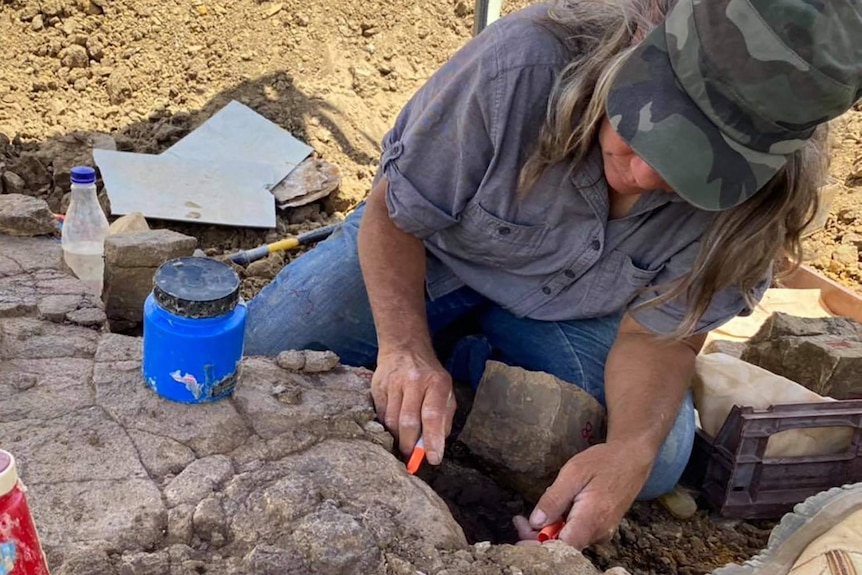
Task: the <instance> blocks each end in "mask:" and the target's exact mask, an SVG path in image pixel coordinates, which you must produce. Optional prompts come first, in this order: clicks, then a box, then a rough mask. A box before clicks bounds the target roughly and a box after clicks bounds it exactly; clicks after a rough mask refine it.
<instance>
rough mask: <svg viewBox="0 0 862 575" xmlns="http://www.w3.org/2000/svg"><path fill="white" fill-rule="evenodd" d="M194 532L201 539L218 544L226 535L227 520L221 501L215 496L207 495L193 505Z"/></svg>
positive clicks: (222, 541)
mask: <svg viewBox="0 0 862 575" xmlns="http://www.w3.org/2000/svg"><path fill="white" fill-rule="evenodd" d="M192 526H193V530H194V533H195V534H197V536H198V537H200V538H201V539H202V540H203V541H209V542H211V543H213V544H214V545H217V546H220V544H222V543H224V541H225V537H226V536H227V521H226V518H225V514H224V509H222V506H221V501H219V499H218V498H216V497H207V498H206V499H204V500H203V501H201V502H200V503H198V505H197V507H195V512H194V515H193V517H192Z"/></svg>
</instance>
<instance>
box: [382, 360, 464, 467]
mask: <svg viewBox="0 0 862 575" xmlns="http://www.w3.org/2000/svg"><path fill="white" fill-rule="evenodd" d="M371 397H372V398H373V399H374V407H375V409H376V410H377V417H378V418H379V419H380V421H382V422H383V424H384V425H385V426H386V427H387V429H389V432H390V433H392V435H393V436H394V437H395V439H396V441H398V446H399V449H400V451H401V453H402V454H403V455H404V456H405V457H408V456H409V455H410V453H411V452H412V451H413V447H414V446H415V445H416V442H417V441H418V440H419V437H420V436H421V437H422V438H423V441H424V443H425V456H426V458H427V459H428V463H430V464H431V465H438V464H439V463H440V462H441V461H442V460H443V449H444V446H445V442H446V436H447V435H449V432H450V431H451V430H452V419H453V417H454V415H455V397H454V395H453V394H452V377H451V376H450V375H449V373H448V372H447V371H446V370H445V369H444V368H443V366H442V365H440V362H439V361H438V360H437V358H436V356H435V355H434V353H433V352H430V353H415V352H408V351H402V350H399V351H393V352H383V351H381V353H380V354H379V355H378V357H377V369H376V370H375V372H374V376H373V377H372V379H371Z"/></svg>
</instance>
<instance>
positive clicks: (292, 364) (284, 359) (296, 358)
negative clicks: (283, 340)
mask: <svg viewBox="0 0 862 575" xmlns="http://www.w3.org/2000/svg"><path fill="white" fill-rule="evenodd" d="M275 363H277V364H278V366H279V367H280V368H282V369H289V370H291V371H299V370H301V369H302V368H303V367H305V354H304V353H302V351H301V350H295V349H289V350H287V351H283V352H281V353H279V354H278V356H277V357H276V358H275Z"/></svg>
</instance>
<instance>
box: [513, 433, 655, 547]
mask: <svg viewBox="0 0 862 575" xmlns="http://www.w3.org/2000/svg"><path fill="white" fill-rule="evenodd" d="M644 459H645V458H644V456H643V455H642V454H640V453H633V448H632V447H631V446H629V445H627V444H620V443H602V444H599V445H594V446H593V447H590V448H588V449H585V450H584V451H582V452H580V453H578V454H577V455H575V456H574V457H572V458H571V459H569V461H568V462H566V464H565V465H564V466H563V468H562V469H560V472H559V474H558V475H557V479H556V480H555V481H554V483H552V484H551V486H550V487H548V489H547V490H545V493H544V495H542V498H541V499H539V502H538V503H537V504H536V507H535V509H533V513H532V514H531V515H530V519H529V520H527V518H525V517H521V516H518V517H516V518H515V519H514V523H515V528H516V529H517V530H518V536H519V538H520V539H521V543H522V544H535V543H534V542H535V541H536V536H537V534H538V532H539V530H540V529H542V527H544V526H546V525H549V524H551V523H553V522H554V521H556V520H557V519H559V518H560V517H563V518H564V519H565V520H566V526H565V527H564V528H563V530H562V531H560V534H559V539H560V540H562V541H565V542H566V543H568V544H569V545H571V546H572V547H575V548H576V549H583V548H585V547H587V546H589V545H591V544H593V543H598V542H601V541H607V540H609V539H610V538H611V537H612V536H613V534H614V531H615V530H616V528H617V527H618V526H619V524H620V521H621V520H622V518H623V516H624V515H625V514H626V512H627V511H628V509H629V507H631V504H632V503H633V502H634V500H635V498H636V497H637V495H638V493H640V490H641V489H642V488H643V486H644V483H646V479H647V477H648V476H649V472H650V467H651V465H652V461H651V460H649V461H644ZM569 508H571V509H570V510H569ZM567 510H569V511H568V514H566V511H567Z"/></svg>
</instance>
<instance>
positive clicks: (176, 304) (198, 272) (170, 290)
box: [153, 257, 240, 319]
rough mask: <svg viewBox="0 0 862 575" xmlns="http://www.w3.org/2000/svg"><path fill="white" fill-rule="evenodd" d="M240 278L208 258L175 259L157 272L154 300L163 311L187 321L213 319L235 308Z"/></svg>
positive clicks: (225, 265) (219, 263) (227, 268)
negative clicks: (184, 318)
mask: <svg viewBox="0 0 862 575" xmlns="http://www.w3.org/2000/svg"><path fill="white" fill-rule="evenodd" d="M239 288H240V281H239V276H238V275H237V274H236V272H235V271H233V268H231V267H230V266H229V265H227V264H225V263H222V262H220V261H217V260H213V259H210V258H196V257H186V258H176V259H173V260H169V261H167V262H165V263H163V264H162V265H161V267H159V269H158V270H156V275H155V277H154V278H153V297H154V298H155V300H156V303H157V304H158V305H159V306H160V307H161V308H162V309H164V310H165V311H167V312H169V313H172V314H174V315H178V316H181V317H187V318H198V319H199V318H207V317H216V316H219V315H222V314H225V313H228V312H229V311H231V310H233V308H234V307H236V304H237V302H238V301H239Z"/></svg>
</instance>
